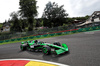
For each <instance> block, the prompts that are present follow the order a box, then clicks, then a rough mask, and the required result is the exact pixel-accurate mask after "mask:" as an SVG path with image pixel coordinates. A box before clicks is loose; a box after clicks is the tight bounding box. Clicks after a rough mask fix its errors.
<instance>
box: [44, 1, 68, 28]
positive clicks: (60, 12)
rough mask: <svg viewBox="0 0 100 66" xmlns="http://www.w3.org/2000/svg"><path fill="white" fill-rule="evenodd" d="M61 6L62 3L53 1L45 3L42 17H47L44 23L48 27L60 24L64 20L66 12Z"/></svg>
mask: <svg viewBox="0 0 100 66" xmlns="http://www.w3.org/2000/svg"><path fill="white" fill-rule="evenodd" d="M63 6H64V5H61V6H58V4H57V3H55V2H53V3H51V2H48V3H47V4H46V8H45V9H44V13H43V15H42V18H46V19H48V21H47V23H45V24H47V26H48V27H56V26H62V25H63V23H64V22H65V21H66V20H65V18H66V17H67V16H68V14H67V13H66V11H65V10H64V9H63Z"/></svg>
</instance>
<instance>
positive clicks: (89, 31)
mask: <svg viewBox="0 0 100 66" xmlns="http://www.w3.org/2000/svg"><path fill="white" fill-rule="evenodd" d="M93 31H100V30H93ZM86 32H92V31H86ZM77 33H81V32H76V33H72V32H71V33H69V34H62V35H54V36H47V37H40V38H34V39H26V40H24V39H23V40H20V41H18V40H17V41H11V42H4V43H0V45H3V44H11V43H17V42H22V41H28V40H38V39H44V38H50V37H57V36H63V35H71V34H77Z"/></svg>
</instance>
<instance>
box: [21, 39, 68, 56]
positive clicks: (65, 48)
mask: <svg viewBox="0 0 100 66" xmlns="http://www.w3.org/2000/svg"><path fill="white" fill-rule="evenodd" d="M25 43H28V44H29V46H32V45H34V44H35V42H34V40H33V41H26V42H21V44H25ZM37 45H40V46H39V47H35V48H34V49H39V48H41V49H43V51H44V52H45V53H46V49H45V48H43V46H49V47H51V48H57V49H55V52H56V54H57V55H59V54H62V53H64V52H67V51H68V46H67V45H66V44H64V43H63V44H61V46H57V45H54V44H50V43H41V42H37ZM29 49H31V48H29ZM51 52H54V51H52V50H51Z"/></svg>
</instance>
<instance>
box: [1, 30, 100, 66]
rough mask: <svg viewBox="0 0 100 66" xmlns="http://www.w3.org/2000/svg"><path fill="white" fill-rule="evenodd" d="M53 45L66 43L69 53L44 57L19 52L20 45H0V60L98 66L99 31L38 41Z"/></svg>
mask: <svg viewBox="0 0 100 66" xmlns="http://www.w3.org/2000/svg"><path fill="white" fill-rule="evenodd" d="M39 40H40V41H44V42H49V43H53V42H54V41H59V42H60V43H66V44H67V45H68V47H69V53H66V54H62V55H59V56H56V57H53V56H52V55H49V56H46V55H43V53H42V52H41V51H40V52H31V51H21V50H20V48H19V46H20V43H13V44H6V45H0V59H19V58H20V59H21V58H22V59H38V60H45V61H51V62H57V63H62V64H67V65H71V66H100V31H94V32H84V33H78V34H72V35H64V36H58V37H51V38H45V39H39Z"/></svg>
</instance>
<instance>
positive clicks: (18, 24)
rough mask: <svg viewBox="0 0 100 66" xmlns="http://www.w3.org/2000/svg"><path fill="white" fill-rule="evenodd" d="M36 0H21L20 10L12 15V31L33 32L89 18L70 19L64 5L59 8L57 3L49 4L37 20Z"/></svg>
mask: <svg viewBox="0 0 100 66" xmlns="http://www.w3.org/2000/svg"><path fill="white" fill-rule="evenodd" d="M36 3H37V1H36V0H20V2H19V5H20V8H19V9H20V10H19V11H18V12H12V13H11V15H10V16H11V19H10V20H9V22H10V23H11V31H16V32H21V31H26V30H27V31H32V30H33V28H37V27H40V26H43V27H49V28H52V27H58V26H63V25H64V26H65V25H68V24H71V23H73V22H74V20H81V21H83V20H86V19H88V18H89V16H85V17H75V18H68V14H67V13H66V10H65V9H64V8H63V7H64V5H61V6H59V5H58V4H57V3H55V2H53V3H51V2H48V3H47V4H46V7H45V8H44V12H43V15H42V17H41V18H35V17H36V16H37V15H38V12H37V8H38V7H37V6H36Z"/></svg>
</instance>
